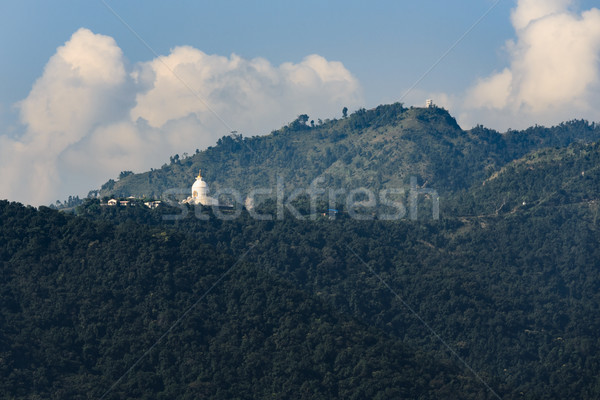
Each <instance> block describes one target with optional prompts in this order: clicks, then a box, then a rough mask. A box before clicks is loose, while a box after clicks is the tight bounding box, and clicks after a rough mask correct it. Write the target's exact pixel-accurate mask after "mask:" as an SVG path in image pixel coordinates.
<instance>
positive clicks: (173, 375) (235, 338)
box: [0, 201, 481, 399]
mask: <svg viewBox="0 0 600 400" xmlns="http://www.w3.org/2000/svg"><path fill="white" fill-rule="evenodd" d="M92 210H93V208H92V209H90V211H92ZM96 211H97V210H96ZM105 211H106V212H109V214H107V215H104V216H102V217H100V216H98V218H93V219H90V218H82V217H75V216H71V215H68V214H64V213H60V212H58V211H54V210H50V209H48V208H41V209H40V210H36V209H33V208H32V207H23V206H22V205H19V204H15V203H8V202H6V201H1V202H0V217H1V220H2V224H1V225H0V256H1V257H0V260H2V261H1V263H2V285H1V286H0V299H1V300H2V301H1V302H0V397H2V398H10V399H25V398H27V399H29V398H48V399H64V398H101V397H102V398H106V399H123V398H155V399H177V398H181V399H183V398H198V397H210V398H219V399H221V398H222V399H230V398H243V399H258V398H273V397H277V398H298V399H304V398H307V399H308V398H315V397H322V398H343V399H352V398H356V399H359V398H382V399H383V398H423V399H435V398H440V397H444V398H454V399H463V398H477V396H476V394H477V393H479V392H481V388H480V387H479V384H478V383H477V382H475V381H474V378H473V377H470V376H465V375H464V373H463V372H462V371H461V369H460V368H458V367H457V366H455V365H454V364H452V363H449V362H447V361H444V360H439V359H438V358H437V357H434V355H433V354H431V353H429V354H428V353H427V352H424V351H422V350H419V349H415V348H411V347H410V346H409V345H407V344H405V343H404V341H403V340H402V339H401V338H398V337H394V336H392V335H390V334H388V333H386V332H384V331H383V330H381V329H378V328H376V327H372V326H369V325H368V324H367V323H365V322H362V321H360V320H357V319H356V318H354V317H352V316H351V315H350V314H346V313H340V312H339V311H338V310H336V309H335V307H332V305H331V304H329V303H328V302H327V301H324V300H323V299H322V298H321V297H320V296H318V295H316V294H314V293H310V292H307V291H303V290H301V289H299V288H298V287H297V285H295V284H294V283H292V282H291V281H289V280H287V279H285V278H283V277H281V276H279V275H278V274H274V273H271V272H269V271H268V270H267V269H265V268H264V265H261V264H260V263H257V262H256V261H255V258H256V255H254V254H250V253H251V252H252V251H250V252H248V251H247V250H246V252H247V254H243V253H242V254H240V253H238V252H237V251H235V250H236V249H234V248H228V249H226V248H224V247H223V246H219V245H215V244H214V240H205V238H203V237H199V236H198V235H196V234H193V233H192V232H191V231H189V230H185V229H174V227H173V226H172V225H171V226H169V225H168V224H167V225H165V224H164V223H161V222H158V221H161V219H160V216H159V218H158V219H156V218H155V217H156V215H155V213H153V212H151V211H150V210H148V211H146V210H145V209H139V208H138V210H137V214H131V215H129V217H126V213H127V210H125V211H124V212H125V214H123V213H120V214H114V215H112V216H111V215H110V212H114V211H115V209H114V208H113V209H105ZM116 211H123V210H118V209H117V210H116ZM131 211H133V208H132V210H131ZM136 218H137V219H138V220H137V221H136ZM139 219H141V220H139ZM142 221H145V222H142ZM214 228H217V225H215V226H213V229H214ZM213 233H216V232H214V231H213ZM228 233H229V234H231V233H233V232H228ZM221 235H222V234H221ZM256 238H258V237H256ZM239 239H241V240H243V239H242V238H239ZM219 249H221V250H219ZM213 286H214V290H211V289H212V288H213ZM186 310H188V311H186ZM188 312H189V315H187V314H188ZM179 322H180V323H179ZM165 332H168V333H169V334H168V335H166V337H165V338H164V340H162V341H161V340H160V338H161V336H162V335H163V334H164V333H165ZM154 344H156V349H155V350H154V351H150V352H149V354H148V356H147V357H145V358H142V359H140V357H141V356H142V355H143V354H144V352H145V351H146V350H148V349H153V347H154ZM138 359H140V360H141V362H140V364H139V365H137V367H136V368H135V369H133V371H131V373H130V374H128V369H129V368H130V367H132V366H135V364H136V360H138ZM120 377H123V382H120V381H119V378H120ZM118 383H121V384H120V385H118ZM113 384H117V385H116V387H115V388H114V390H110V389H111V386H112V385H113ZM105 394H106V396H104V395H105Z"/></svg>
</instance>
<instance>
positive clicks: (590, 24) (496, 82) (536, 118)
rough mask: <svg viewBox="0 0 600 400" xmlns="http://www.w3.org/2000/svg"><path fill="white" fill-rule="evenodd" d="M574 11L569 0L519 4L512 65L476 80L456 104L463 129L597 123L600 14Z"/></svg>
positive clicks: (511, 43) (514, 15) (515, 13)
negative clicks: (479, 125) (577, 121)
mask: <svg viewBox="0 0 600 400" xmlns="http://www.w3.org/2000/svg"><path fill="white" fill-rule="evenodd" d="M573 7H574V2H573V1H571V0H519V1H518V3H517V6H516V8H515V9H514V10H513V11H512V15H511V22H512V25H513V27H514V29H515V33H516V39H515V40H510V41H508V42H507V43H506V50H507V52H508V55H509V58H510V65H509V66H507V67H506V68H505V69H503V70H502V71H500V72H496V73H494V74H492V75H490V76H488V77H485V78H482V79H480V80H479V81H478V82H476V83H475V84H474V85H473V86H472V87H471V88H469V89H468V90H467V92H466V95H465V97H464V101H463V102H462V104H460V103H459V104H455V107H454V108H455V109H458V110H460V111H459V114H460V115H459V121H460V122H461V124H462V125H463V126H465V127H470V126H473V125H474V124H476V123H483V124H484V125H487V126H490V127H493V128H496V129H500V130H505V129H508V128H525V127H527V126H530V125H533V124H536V123H537V124H545V125H551V124H556V123H559V122H561V121H564V120H570V119H573V118H586V119H589V120H594V121H597V120H600V111H599V108H598V107H597V105H598V104H599V101H600V10H598V9H596V8H593V9H591V10H588V11H584V12H576V11H572V8H573ZM451 108H452V107H451Z"/></svg>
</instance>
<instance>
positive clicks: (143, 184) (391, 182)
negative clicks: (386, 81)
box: [99, 103, 600, 197]
mask: <svg viewBox="0 0 600 400" xmlns="http://www.w3.org/2000/svg"><path fill="white" fill-rule="evenodd" d="M307 120H308V116H306V115H301V116H299V117H298V119H297V120H295V121H293V122H291V123H290V124H289V125H288V126H285V127H283V128H281V129H279V130H277V131H273V132H272V133H271V134H269V135H265V136H255V137H251V138H244V137H242V136H241V135H238V134H233V135H231V136H225V137H223V138H221V139H219V141H218V143H217V145H216V146H214V147H210V148H208V149H206V150H204V151H196V154H194V155H192V156H188V157H180V156H179V155H175V156H173V157H171V162H170V164H168V165H166V164H165V165H163V167H162V168H160V169H153V170H151V171H148V172H145V173H140V174H133V173H129V172H126V171H124V172H123V173H121V178H120V179H119V180H117V181H114V180H110V181H108V182H107V183H105V184H104V185H103V186H102V188H101V189H100V191H99V194H100V196H101V197H104V196H130V195H133V196H136V197H161V196H162V195H163V194H164V193H165V192H167V191H168V190H170V189H181V190H182V191H184V192H185V193H187V192H188V191H189V187H190V186H191V184H192V183H193V178H194V177H195V176H196V174H197V173H198V170H199V169H202V171H203V172H202V174H203V176H204V177H205V180H206V181H207V182H208V183H209V185H210V187H211V189H212V190H213V191H218V190H220V189H225V188H234V189H235V190H237V191H239V192H240V193H241V194H242V195H243V196H245V195H247V193H248V192H249V191H250V190H252V189H254V188H274V187H275V185H276V183H277V177H281V181H282V182H284V183H285V186H286V189H287V188H298V187H301V188H305V187H308V186H309V185H310V184H311V183H312V182H313V181H314V180H315V179H316V178H319V177H320V178H322V181H320V185H321V186H322V187H329V188H336V189H338V188H358V187H365V188H367V189H371V190H381V189H384V188H400V187H405V186H406V185H408V183H409V181H410V177H411V176H415V177H417V178H418V183H419V185H423V184H426V185H427V186H428V187H432V188H435V189H436V190H437V191H438V192H439V193H440V194H446V193H449V192H456V191H459V190H466V189H468V188H470V187H471V186H472V185H474V184H478V183H480V182H481V181H483V180H484V179H486V178H488V177H489V176H491V175H492V174H493V173H495V172H497V171H499V170H500V169H501V168H502V167H503V166H505V165H506V164H507V163H508V162H510V161H512V160H515V159H517V158H520V157H522V156H524V155H525V154H527V153H529V152H530V151H532V150H536V149H540V148H545V147H554V146H567V145H569V144H570V143H573V142H579V141H582V142H593V141H597V140H600V127H599V126H597V125H595V124H589V123H587V122H586V121H571V122H568V123H563V124H561V125H559V126H556V127H552V128H544V127H533V128H529V129H527V130H525V131H509V132H507V133H504V134H500V133H498V132H496V131H493V130H490V129H486V128H484V127H481V126H478V127H476V128H474V129H471V130H468V131H465V130H462V129H461V128H460V127H459V126H458V124H457V123H456V120H455V119H454V118H453V117H452V116H451V115H450V114H449V113H448V112H447V111H446V110H444V109H442V108H437V107H431V108H405V107H403V105H402V104H400V103H396V104H391V105H381V106H379V107H377V108H375V109H372V110H364V109H361V110H358V111H357V112H355V113H354V114H352V115H350V116H348V118H344V119H340V120H326V121H325V122H322V123H319V124H316V125H314V126H311V125H309V124H307V123H306V121H307Z"/></svg>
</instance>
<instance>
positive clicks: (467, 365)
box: [0, 104, 600, 399]
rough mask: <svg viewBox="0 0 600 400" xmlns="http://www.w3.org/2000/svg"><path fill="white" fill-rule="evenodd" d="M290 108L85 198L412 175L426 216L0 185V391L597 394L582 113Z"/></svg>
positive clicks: (598, 325) (251, 395) (594, 281)
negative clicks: (33, 198) (492, 117)
mask: <svg viewBox="0 0 600 400" xmlns="http://www.w3.org/2000/svg"><path fill="white" fill-rule="evenodd" d="M307 121H308V117H307V116H305V115H301V116H299V117H298V119H297V120H296V121H293V122H292V123H290V124H289V125H288V126H286V127H284V128H282V129H280V130H278V131H275V132H272V133H271V134H270V135H265V136H260V137H253V138H243V137H241V136H239V135H233V136H228V137H224V138H222V139H221V140H220V141H219V143H217V145H216V146H214V147H212V148H209V149H207V150H205V151H202V152H200V151H198V152H197V153H196V154H195V155H193V156H191V157H179V156H173V157H172V161H171V163H170V164H169V165H165V166H163V167H162V168H161V169H158V170H152V171H149V172H147V173H143V174H133V173H130V172H127V171H123V173H121V175H120V179H119V180H118V181H109V182H107V184H105V185H104V186H103V189H102V190H101V195H102V196H109V195H111V196H112V195H115V196H125V195H136V196H142V195H146V196H157V197H158V196H160V195H161V194H162V193H164V192H166V191H167V190H168V189H170V188H178V187H181V188H182V189H183V191H184V192H185V193H186V194H187V192H188V191H189V187H190V185H191V179H190V177H193V176H195V175H196V174H197V170H198V169H199V168H202V170H203V175H204V176H205V177H206V180H207V181H208V183H209V184H210V186H211V188H212V189H213V190H218V189H222V188H227V187H232V188H236V190H239V191H240V192H242V193H244V194H245V193H246V192H247V191H250V190H252V189H253V188H260V187H273V186H275V185H276V184H277V183H278V176H280V177H281V180H280V182H281V181H282V182H283V183H284V184H285V187H286V190H291V189H293V188H294V187H296V188H298V187H306V186H308V185H309V184H310V183H311V182H313V181H314V180H315V179H316V178H317V177H323V181H322V182H320V185H322V187H330V188H342V189H344V188H346V189H348V188H356V187H361V186H362V187H366V188H370V189H372V190H381V189H383V188H390V187H391V188H394V187H404V188H406V187H407V186H408V185H409V184H410V185H412V184H413V183H411V176H415V177H416V178H417V181H418V185H419V186H420V187H421V186H422V185H426V186H427V187H430V188H435V189H436V190H437V191H438V192H439V193H440V195H441V196H440V201H439V206H440V217H439V219H434V218H429V217H427V218H422V217H423V216H425V213H424V212H422V213H419V214H418V215H417V217H418V218H415V219H413V218H402V219H395V220H385V219H384V218H379V214H376V217H373V216H372V215H369V218H354V217H353V216H352V214H351V213H350V212H343V210H341V211H342V212H340V213H339V214H336V213H333V214H331V213H330V214H325V215H322V214H320V213H319V214H317V213H313V214H311V218H303V219H301V218H297V216H295V215H294V214H293V210H292V209H291V208H283V210H282V213H283V214H282V215H281V216H280V217H281V218H271V219H265V218H256V214H253V212H252V210H250V211H248V210H245V209H241V208H239V209H236V210H229V212H231V214H224V213H226V211H223V210H220V209H212V208H210V207H207V208H201V207H192V206H185V205H169V204H166V203H163V204H162V205H161V206H160V207H158V208H156V209H152V210H151V209H148V208H147V207H144V206H129V207H118V206H114V207H111V206H106V205H103V204H102V202H101V200H100V199H98V198H89V199H86V200H85V201H84V202H83V204H81V205H79V206H78V207H76V209H75V214H76V215H71V214H67V213H61V212H58V211H56V210H51V209H49V208H46V207H40V208H39V209H34V208H32V207H24V206H22V205H20V204H16V203H8V202H6V201H4V202H0V221H2V222H1V223H0V266H1V267H2V275H1V279H2V281H1V284H0V397H5V398H17V399H25V398H83V397H94V398H102V397H103V398H106V399H121V398H165V399H166V398H169V399H171V398H181V399H184V398H198V397H209V398H244V399H246V398H247V399H258V398H261V399H262V398H272V397H276V398H357V399H358V398H417V399H430V398H431V399H433V398H457V399H458V398H461V399H462V398H467V399H468V398H477V399H486V398H489V399H491V398H498V397H499V398H503V399H557V398H577V399H597V398H600V380H599V378H598V377H599V376H600V351H599V350H600V336H599V335H598V332H600V318H599V314H598V310H599V309H600V263H599V261H598V260H600V247H599V246H598V244H599V243H600V230H599V229H598V209H599V207H598V205H599V204H600V185H598V182H599V179H600V175H599V172H598V165H600V135H599V133H600V129H599V127H598V126H597V125H596V124H590V123H587V122H586V121H571V122H567V123H563V124H561V125H558V126H555V127H552V128H545V127H539V126H536V127H532V128H529V129H527V130H523V131H508V132H506V133H498V132H496V131H493V130H490V129H486V128H484V127H481V126H478V127H476V128H474V129H471V130H468V131H465V130H462V129H461V128H460V127H459V126H458V125H457V124H456V121H455V120H454V119H453V118H452V117H451V116H450V115H449V114H448V112H447V111H445V110H443V109H439V108H426V109H424V108H411V109H407V108H404V107H403V106H402V105H400V104H393V105H387V106H380V107H377V108H375V109H373V110H368V111H367V110H359V111H358V112H356V113H354V114H352V115H351V116H349V117H348V118H344V119H341V120H333V121H325V122H322V123H318V124H316V125H315V126H312V125H311V124H307ZM192 179H193V178H192ZM411 190H412V188H411ZM423 193H424V192H423ZM409 197H410V195H409ZM425 197H426V196H421V199H420V201H422V202H427V201H431V199H429V200H428V199H425ZM295 204H296V205H297V206H298V208H299V209H301V210H302V211H303V215H306V210H307V209H309V208H311V204H309V202H308V201H307V199H306V198H298V199H297V202H296V203H295ZM407 205H408V204H407ZM423 205H428V204H425V203H423ZM261 207H262V208H261ZM276 207H277V206H276V205H275V204H274V202H272V201H265V202H264V203H263V204H262V205H260V207H257V208H258V211H259V213H263V215H264V214H267V213H273V212H275V211H274V210H275V208H276ZM420 210H425V211H428V210H427V207H425V206H423V207H421V208H420ZM277 212H279V211H277ZM163 335H164V337H163ZM146 351H147V354H145V352H146ZM144 354H145V356H144ZM138 360H139V363H138Z"/></svg>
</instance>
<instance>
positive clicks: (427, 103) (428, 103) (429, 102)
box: [425, 99, 433, 108]
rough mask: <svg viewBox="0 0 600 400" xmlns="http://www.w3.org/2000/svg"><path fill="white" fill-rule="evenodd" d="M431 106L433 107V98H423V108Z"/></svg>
mask: <svg viewBox="0 0 600 400" xmlns="http://www.w3.org/2000/svg"><path fill="white" fill-rule="evenodd" d="M431 107H433V100H431V99H427V100H425V108H431Z"/></svg>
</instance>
